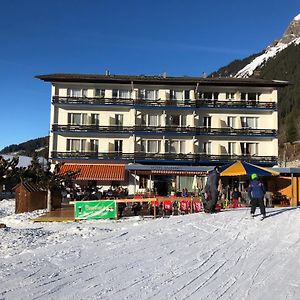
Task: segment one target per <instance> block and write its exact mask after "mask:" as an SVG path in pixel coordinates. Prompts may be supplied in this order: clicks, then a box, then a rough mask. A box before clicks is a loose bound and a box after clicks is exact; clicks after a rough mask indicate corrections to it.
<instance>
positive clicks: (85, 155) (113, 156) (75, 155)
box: [51, 151, 276, 164]
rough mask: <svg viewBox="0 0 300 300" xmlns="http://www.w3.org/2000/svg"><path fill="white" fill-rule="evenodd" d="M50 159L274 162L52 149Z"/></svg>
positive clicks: (234, 157)
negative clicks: (59, 150)
mask: <svg viewBox="0 0 300 300" xmlns="http://www.w3.org/2000/svg"><path fill="white" fill-rule="evenodd" d="M51 158H52V159H96V160H118V161H119V160H121V161H126V162H147V161H161V162H166V161H172V162H179V161H183V162H185V163H187V164H198V163H203V162H208V161H210V162H216V163H218V162H221V161H222V162H230V161H235V160H238V159H240V160H247V161H253V162H261V163H275V162H276V157H275V156H256V155H211V154H191V153H189V154H182V153H180V154H177V153H143V152H136V153H121V152H110V153H99V152H93V151H90V152H57V151H52V153H51Z"/></svg>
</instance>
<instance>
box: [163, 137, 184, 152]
mask: <svg viewBox="0 0 300 300" xmlns="http://www.w3.org/2000/svg"><path fill="white" fill-rule="evenodd" d="M165 152H166V153H186V150H185V141H174V140H169V141H166V144H165Z"/></svg>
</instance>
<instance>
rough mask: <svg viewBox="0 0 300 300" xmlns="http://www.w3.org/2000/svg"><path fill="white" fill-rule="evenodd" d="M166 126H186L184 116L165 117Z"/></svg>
mask: <svg viewBox="0 0 300 300" xmlns="http://www.w3.org/2000/svg"><path fill="white" fill-rule="evenodd" d="M167 125H168V126H186V115H167Z"/></svg>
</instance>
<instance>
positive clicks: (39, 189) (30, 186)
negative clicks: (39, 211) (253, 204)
mask: <svg viewBox="0 0 300 300" xmlns="http://www.w3.org/2000/svg"><path fill="white" fill-rule="evenodd" d="M19 186H23V187H24V188H25V189H26V191H28V192H30V193H33V192H45V191H47V187H46V186H39V185H36V184H34V183H32V182H21V183H19V184H17V185H16V186H15V187H14V188H13V190H15V189H16V188H18V187H19Z"/></svg>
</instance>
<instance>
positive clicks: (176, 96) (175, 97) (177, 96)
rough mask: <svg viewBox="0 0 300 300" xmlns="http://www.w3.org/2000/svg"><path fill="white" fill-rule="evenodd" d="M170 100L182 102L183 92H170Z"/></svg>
mask: <svg viewBox="0 0 300 300" xmlns="http://www.w3.org/2000/svg"><path fill="white" fill-rule="evenodd" d="M170 100H183V91H175V90H170Z"/></svg>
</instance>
